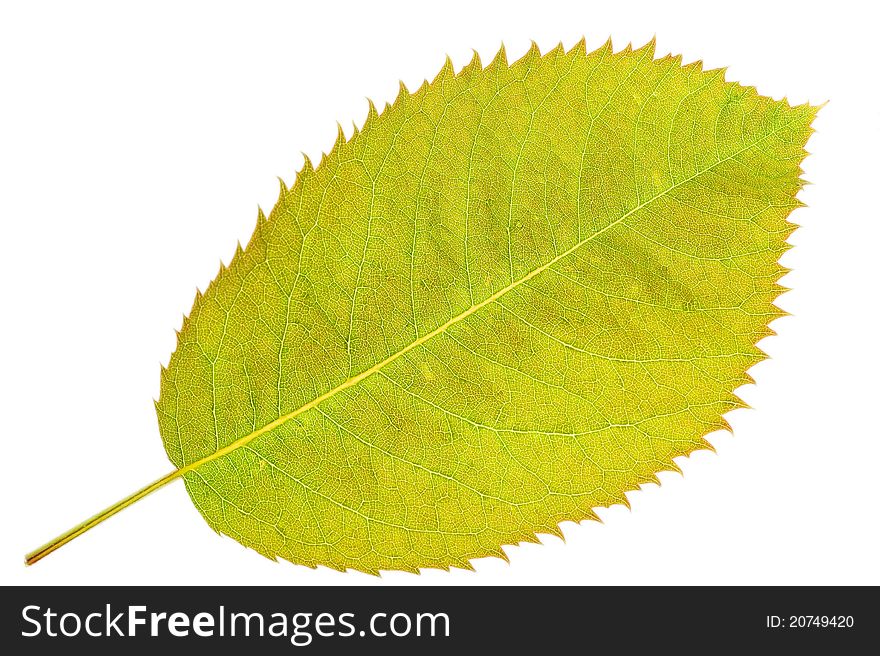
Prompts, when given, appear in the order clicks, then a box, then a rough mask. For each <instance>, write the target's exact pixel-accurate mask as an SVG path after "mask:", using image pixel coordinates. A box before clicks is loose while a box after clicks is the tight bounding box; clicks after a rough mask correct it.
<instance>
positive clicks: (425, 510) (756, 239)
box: [157, 43, 815, 572]
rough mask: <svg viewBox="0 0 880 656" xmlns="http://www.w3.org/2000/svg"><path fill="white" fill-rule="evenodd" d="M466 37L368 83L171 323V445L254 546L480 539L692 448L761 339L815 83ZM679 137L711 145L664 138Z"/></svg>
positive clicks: (442, 552)
mask: <svg viewBox="0 0 880 656" xmlns="http://www.w3.org/2000/svg"><path fill="white" fill-rule="evenodd" d="M475 62H477V63H476V64H472V65H471V66H469V67H467V68H466V69H465V70H463V71H462V72H461V73H459V74H458V75H455V74H454V72H453V71H452V67H451V64H449V63H447V65H446V66H444V68H443V69H442V70H441V72H440V73H439V74H438V76H437V77H436V78H435V80H434V81H433V82H432V83H431V85H427V86H423V87H422V88H421V89H420V90H418V91H417V92H415V93H414V94H412V95H408V94H405V93H402V94H401V95H400V96H399V97H398V99H397V101H395V104H394V106H393V107H391V108H386V110H384V111H383V113H382V115H381V116H379V115H378V113H377V112H376V111H375V108H374V107H373V106H372V104H371V109H370V114H369V116H368V118H367V122H366V123H365V125H364V127H363V128H362V129H361V130H360V131H358V132H357V133H356V134H355V136H353V137H352V139H351V140H349V141H344V140H342V139H340V140H338V141H337V144H336V146H335V147H334V150H333V151H332V152H331V154H330V155H329V156H327V157H325V158H324V159H322V162H321V164H320V165H319V167H318V168H317V169H312V168H311V166H310V164H308V163H307V165H306V167H305V168H304V170H303V172H302V173H301V174H300V175H299V176H298V178H297V181H296V184H295V185H294V187H293V188H292V189H290V190H289V191H284V190H282V195H281V197H280V198H279V202H278V204H277V205H276V207H275V209H274V210H273V212H272V215H271V216H270V219H269V220H268V221H266V220H264V219H262V218H261V219H260V221H258V226H257V229H256V231H255V233H254V237H253V238H252V240H251V242H250V243H249V245H248V247H247V248H246V249H245V250H244V251H242V252H240V253H238V254H237V255H236V259H235V260H234V261H233V262H232V263H231V264H230V267H229V268H228V269H226V270H224V271H221V274H220V275H219V276H218V279H217V281H215V282H214V283H212V285H211V287H210V288H209V289H208V290H207V291H206V294H205V295H204V296H201V297H199V298H198V299H197V301H196V305H195V306H194V309H193V312H192V313H191V315H190V318H189V319H188V320H187V321H186V322H185V324H184V327H183V329H182V331H181V341H180V345H179V348H178V350H177V351H176V352H175V354H174V356H173V357H172V361H171V363H170V364H169V369H168V373H166V375H163V382H162V394H161V396H160V401H159V403H158V404H157V409H158V410H159V416H160V428H161V432H162V435H163V440H164V442H165V445H166V450H167V451H168V454H169V457H170V458H171V459H172V461H173V462H174V463H175V465H176V466H178V467H179V468H182V469H185V470H186V471H185V474H184V478H185V481H186V484H187V489H188V490H189V493H190V495H191V497H192V498H193V501H194V502H195V504H196V506H197V507H198V508H199V510H200V511H201V512H202V514H203V516H205V518H206V520H207V521H208V522H209V524H211V525H212V526H214V527H215V528H216V529H218V530H220V531H223V532H226V533H228V534H230V535H232V536H233V537H236V539H239V541H241V542H242V543H244V544H246V545H247V546H250V547H252V548H255V549H257V550H258V551H260V552H261V553H264V555H267V556H268V557H276V556H279V555H280V556H283V557H286V558H288V559H290V560H293V561H294V562H300V563H303V564H307V565H312V566H314V565H317V564H325V565H328V566H331V567H335V568H337V569H344V568H347V567H355V568H358V569H363V570H364V571H369V572H377V571H378V570H379V569H388V568H394V569H406V570H415V569H417V568H418V567H421V566H435V567H448V566H450V565H456V566H462V567H468V566H469V564H468V563H469V560H470V559H471V558H474V557H478V556H482V555H499V556H503V551H501V545H503V544H511V543H515V542H518V541H522V540H529V541H534V540H535V533H536V532H550V533H558V523H559V522H560V521H564V520H566V519H574V520H579V519H585V518H591V517H594V514H593V511H592V508H594V507H596V506H601V505H609V504H611V503H618V502H623V503H625V501H626V500H625V497H624V496H623V494H624V492H625V491H627V490H629V489H634V488H635V487H637V486H638V485H639V484H640V483H642V482H646V481H649V480H653V478H654V476H655V474H656V472H657V471H658V470H660V469H663V468H673V467H675V465H674V463H673V461H672V458H674V457H676V456H677V455H683V454H686V453H689V452H690V451H692V450H693V449H695V448H705V447H706V445H707V443H706V442H705V440H704V439H703V436H704V435H705V434H706V433H707V432H710V431H711V430H714V429H716V428H722V427H724V426H725V424H724V423H723V419H722V417H721V415H722V414H723V412H724V411H726V410H728V409H730V408H733V407H736V406H737V405H738V404H739V401H738V399H737V398H736V397H735V396H734V394H733V389H734V388H735V387H736V386H738V385H739V384H741V383H742V382H744V380H745V376H746V374H745V370H746V369H747V368H748V366H750V364H753V363H754V362H755V361H757V360H759V359H760V358H761V357H762V355H761V353H760V352H759V351H758V350H757V349H756V348H755V346H754V342H755V341H756V340H757V338H759V337H760V336H763V335H764V334H766V330H767V329H766V323H767V317H771V318H772V317H773V316H775V314H776V313H775V311H774V310H773V306H772V300H773V299H774V298H775V295H776V294H777V293H778V290H777V289H776V287H774V285H775V280H776V278H778V276H779V275H781V268H780V267H779V265H778V263H777V260H778V257H779V255H780V254H781V252H782V251H783V250H784V239H785V237H787V235H788V232H790V228H789V227H787V225H785V224H784V219H785V216H787V214H788V212H789V211H790V210H791V209H793V208H794V207H795V206H796V205H797V203H796V199H795V198H794V194H795V193H796V191H797V189H798V188H799V187H800V184H801V183H800V181H799V179H798V177H797V176H798V172H797V170H796V168H797V162H798V161H799V160H800V158H801V157H802V156H803V143H804V142H805V140H806V137H807V136H808V124H809V120H810V119H811V118H812V115H813V114H814V113H815V108H810V107H808V106H806V107H801V108H788V107H787V105H783V103H775V102H774V101H770V100H769V99H764V98H761V97H760V96H757V94H756V93H755V92H754V90H749V89H744V88H742V87H738V86H737V85H730V84H729V83H725V82H723V79H722V76H721V75H720V74H718V73H704V72H702V71H701V70H700V67H699V66H694V65H690V66H688V67H684V68H680V67H679V62H678V61H676V60H675V59H674V58H669V57H667V58H665V59H661V60H656V61H655V60H653V43H651V44H648V46H646V47H645V48H642V49H640V50H638V51H635V52H630V51H623V52H621V53H613V52H612V51H611V48H610V44H606V46H605V47H604V48H601V49H600V50H598V51H596V52H594V53H590V54H589V55H587V54H586V52H585V50H584V51H582V50H580V49H578V48H575V49H574V50H573V51H570V52H569V53H562V52H561V51H560V50H559V49H557V50H554V51H551V52H550V53H548V54H547V55H545V56H544V57H540V55H539V53H537V50H536V48H533V49H532V50H530V51H529V53H527V55H526V56H525V57H524V58H522V59H521V60H519V61H518V62H516V63H514V64H513V65H512V66H510V67H508V66H507V65H506V63H505V59H504V53H503V50H502V51H500V52H499V56H498V57H496V58H495V60H494V61H493V63H492V64H490V66H489V67H487V68H486V69H479V64H478V60H477V59H475ZM673 84H674V88H672V89H671V90H670V89H668V88H665V87H664V85H667V86H668V85H673ZM580 87H583V88H584V89H585V91H584V98H583V102H582V103H581V104H577V103H578V102H579V100H578V99H577V95H576V93H575V92H576V90H577V89H578V88H580ZM660 89H663V92H662V93H660V92H659V91H658V90H660ZM627 93H628V94H630V95H629V99H628V100H627V101H626V102H624V101H622V100H621V97H622V95H623V96H626V94H627ZM554 94H555V95H554ZM550 98H553V102H551V103H550V105H553V106H554V108H555V109H554V112H553V113H552V114H549V115H541V114H540V112H542V111H543V110H544V108H545V107H549V105H548V104H547V101H548V99H550ZM499 99H500V100H499ZM653 99H659V100H656V101H655V100H653ZM502 100H503V101H504V102H501V101H502ZM563 100H564V102H563ZM698 101H699V102H702V103H703V105H705V107H704V106H702V105H701V106H700V107H699V108H698V109H699V110H700V111H696V110H694V108H693V107H692V106H691V105H692V104H696V103H698ZM655 102H656V103H657V106H656V108H655V109H654V110H652V111H653V113H652V111H648V112H647V115H646V112H645V110H646V107H648V106H649V105H650V106H652V107H653V105H652V103H655ZM663 103H665V105H664V104H663ZM475 107H476V108H478V109H479V111H475ZM560 107H561V108H562V109H566V108H568V109H570V110H571V111H570V112H568V111H563V112H560V111H559V108H560ZM707 107H708V108H709V109H710V110H712V111H706V108H707ZM524 108H525V109H524ZM609 108H613V110H614V117H613V118H614V119H616V120H615V121H614V122H612V121H611V120H610V119H609V117H608V110H609ZM594 110H595V113H594ZM715 110H717V111H715ZM737 112H738V114H737ZM545 114H546V113H545ZM539 116H540V117H541V118H542V120H538V121H537V127H538V128H539V129H537V130H536V129H535V127H536V117H539ZM448 117H451V118H448ZM661 118H662V119H664V120H665V121H666V122H667V123H668V129H667V130H666V131H665V132H664V131H662V130H660V128H659V127H658V126H657V125H655V123H658V124H659V123H660V119H661ZM736 118H738V119H739V131H740V135H739V137H740V139H739V143H738V144H737V139H736V136H737V135H736V130H737V121H736V120H734V119H736ZM433 120H436V122H433ZM444 121H450V122H451V123H452V124H453V125H454V129H452V128H451V127H447V128H444V125H446V123H444ZM486 125H489V126H491V127H494V132H497V131H499V130H501V129H502V128H503V129H507V130H508V132H509V134H507V135H504V136H503V137H502V136H499V135H498V134H495V133H494V132H493V131H491V130H488V129H486V128H485V126H486ZM578 127H580V128H584V127H586V130H583V132H584V133H585V138H584V139H583V143H569V141H576V140H573V139H570V138H568V137H570V136H571V135H572V134H578V132H577V128H578ZM462 134H463V135H464V137H466V138H463V139H462V138H459V137H461V136H462ZM401 135H404V137H402V136H401ZM419 135H421V136H422V137H424V136H425V135H431V139H430V141H428V140H427V139H426V138H423V139H421V140H419V139H418V138H417V137H418V136H419ZM481 135H482V136H481ZM640 135H641V137H640ZM664 135H665V146H664V140H663V138H662V137H663V136H664ZM695 135H698V136H700V137H702V141H705V142H706V143H709V142H710V141H711V142H712V144H713V148H703V147H693V148H690V149H688V148H685V147H684V146H685V145H688V141H689V142H690V143H691V144H693V143H696V142H695V141H694V136H695ZM755 135H757V136H755ZM747 136H751V137H752V138H751V140H749V141H745V139H746V137H747ZM640 138H641V139H646V138H649V139H650V141H649V142H646V143H647V144H648V145H649V146H650V147H647V148H641V149H639V148H638V143H639V139H640ZM530 139H531V142H530ZM630 139H631V140H632V143H631V144H630ZM702 141H701V142H700V143H702ZM401 144H403V145H401ZM597 144H601V145H600V146H597ZM744 144H745V145H744ZM771 147H772V148H771ZM720 148H725V149H726V150H725V151H724V152H725V153H726V154H722V151H721V150H720ZM627 149H629V152H628V150H627ZM441 156H442V157H441ZM420 158H422V159H420ZM664 160H665V167H664ZM743 160H746V161H747V163H748V166H746V164H745V163H744V162H743ZM538 165H540V166H538ZM624 165H625V166H624ZM541 167H543V168H541ZM575 170H577V174H576V175H575ZM461 171H464V172H465V174H462V173H461ZM596 171H598V172H600V173H601V175H599V174H597V173H596ZM548 172H549V173H550V174H548ZM444 173H445V174H446V175H445V177H444ZM722 173H723V174H724V175H723V176H722V175H721V174H722ZM551 174H552V175H551ZM704 176H705V178H704ZM704 180H705V184H703V183H704ZM416 181H417V182H416ZM696 182H699V183H700V184H695V183H696ZM499 190H500V191H499ZM756 190H757V191H756ZM733 192H735V193H736V194H737V195H736V197H735V198H736V202H734V203H727V204H725V197H726V196H730V197H731V198H733V197H734V196H733ZM497 198H504V199H506V200H505V202H504V204H503V205H502V206H501V207H498V201H497ZM493 203H494V206H493ZM765 203H766V207H764V204H765ZM658 206H659V207H658ZM686 208H689V209H686ZM762 208H763V209H762ZM551 210H552V211H551ZM652 210H653V211H652ZM542 212H543V215H542ZM724 212H727V214H725V213H724ZM713 215H714V216H715V217H716V218H715V219H712V218H711V217H712V216H713ZM670 217H671V218H670ZM695 217H696V218H697V219H699V221H697V220H695ZM675 219H679V220H684V224H683V225H682V224H681V221H679V222H678V223H677V222H676V220H675ZM685 219H686V220H685ZM462 223H463V226H462ZM409 225H412V230H411V235H407V234H400V233H401V230H402V228H401V226H409ZM420 226H423V228H422V230H423V233H422V235H421V236H422V239H421V240H420V238H419V237H420V233H419V227H420ZM693 226H698V227H701V228H705V229H707V230H708V231H709V232H708V233H707V234H704V235H700V234H691V233H693V230H690V228H692V227H693ZM658 227H660V228H662V230H658ZM713 230H714V231H715V234H712V231H713ZM670 234H671V235H675V236H676V237H677V239H675V240H672V241H671V242H666V241H665V239H664V237H666V236H668V235H670ZM315 235H318V237H316V236H315ZM310 240H311V241H310ZM731 243H732V244H733V246H736V247H738V248H733V249H732V248H731V247H730V246H731ZM377 244H378V245H381V249H380V248H379V247H377ZM587 245H589V246H590V248H589V253H587V254H585V255H584V256H583V257H580V255H581V254H582V250H581V249H584V247H586V246H587ZM407 247H409V249H410V250H409V251H407ZM706 252H708V253H709V255H708V256H707V255H704V253H706ZM389 253H390V254H391V255H389ZM474 253H477V254H480V255H482V257H480V258H477V257H474V255H473V254H474ZM417 255H418V256H417ZM395 256H396V257H395ZM576 256H577V257H576ZM622 262H626V263H627V264H628V266H627V267H621V263H622ZM329 263H332V264H334V265H335V267H336V268H335V269H334V270H333V271H330V270H329V269H328V264H329ZM536 263H537V264H536ZM557 269H558V270H557ZM670 270H674V271H675V272H677V273H678V274H679V278H674V277H670V276H669V275H668V272H669V271H670ZM407 272H408V277H407ZM545 272H546V273H547V275H546V276H544V275H543V274H545ZM551 274H552V283H551V282H549V280H551ZM682 277H683V278H684V280H683V281H682V280H681V278H682ZM462 280H467V284H466V285H465V286H464V287H465V288H464V289H463V288H462V285H461V284H460V282H459V281H462ZM450 281H452V282H451V283H450ZM533 281H534V284H533ZM597 281H600V282H599V283H597ZM719 283H723V284H722V287H721V288H719V289H715V290H713V289H711V287H712V285H713V284H714V285H718V284H719ZM591 285H592V287H591ZM725 291H726V292H729V293H724V292H725ZM560 296H562V297H563V298H564V299H566V303H567V305H566V304H562V303H560V302H559V297H560ZM479 299H483V300H479ZM475 300H476V302H474V301H475ZM746 305H748V311H745V310H743V308H744V307H746ZM404 306H405V307H404ZM267 308H269V309H271V311H270V312H266V309H267ZM402 308H403V309H402ZM634 308H636V309H634ZM291 309H293V314H292V313H291ZM585 309H589V310H590V311H591V312H592V313H593V316H592V317H591V316H590V315H589V314H588V313H586V312H585V311H584V310H585ZM681 315H684V316H685V317H686V318H687V320H686V321H685V320H683V319H682V318H681ZM253 317H257V318H258V320H254V319H253ZM600 318H601V319H602V320H603V321H602V322H600V321H598V320H597V319H600ZM260 321H262V324H261V323H260ZM676 322H678V323H681V324H682V326H684V327H685V328H686V330H685V331H683V332H682V331H678V330H676V329H675V325H674V324H675V323H676ZM432 325H433V326H435V328H433V329H431V330H428V329H427V327H429V326H432ZM419 326H424V328H423V330H424V332H422V333H421V336H420V337H416V338H415V339H413V335H418V334H419V333H418V328H419ZM719 326H720V328H719ZM236 327H237V328H238V329H236ZM242 327H243V328H242ZM737 331H742V334H738V332H737ZM728 333H729V334H728ZM365 335H366V336H368V337H369V339H366V338H365ZM691 335H697V336H699V337H703V338H705V337H706V336H709V337H711V338H714V339H715V341H718V342H719V343H721V344H723V345H724V346H725V348H724V349H722V350H720V351H718V352H706V348H705V343H698V344H697V346H698V348H692V345H691V344H690V342H691V341H692V340H690V336H691ZM684 337H687V338H688V339H684ZM720 337H724V339H720ZM380 338H381V339H380ZM587 338H589V339H587ZM704 341H705V342H708V343H710V344H711V343H712V340H711V339H705V340H704ZM293 345H296V347H295V348H294V346H293ZM686 347H687V348H686ZM537 355H540V356H541V357H536V356H537ZM547 362H550V363H552V364H553V365H554V366H555V367H557V368H561V369H562V370H563V374H564V375H563V376H561V377H560V376H559V375H558V372H554V371H552V370H549V371H548V367H546V366H544V365H545V364H546V363H547ZM696 363H699V366H697V364H696ZM218 372H219V375H218ZM354 372H358V373H354ZM353 374H354V375H353ZM688 377H689V378H690V380H691V381H692V383H693V385H694V389H683V388H682V387H681V385H679V384H676V381H679V380H686V379H687V378H688ZM218 381H219V382H218ZM230 381H233V382H230ZM242 381H244V382H245V384H241V383H242ZM560 381H561V382H560ZM695 390H696V391H695ZM181 398H182V399H183V400H182V401H181ZM499 399H503V400H504V402H503V403H502V402H499ZM450 406H451V407H450ZM530 406H534V407H530ZM534 408H537V410H535V409H534ZM352 409H354V410H352ZM646 409H647V410H646ZM182 418H183V419H182ZM258 426H260V428H258ZM532 426H540V427H541V428H540V429H538V430H533V429H532ZM502 435H503V438H502V437H501V436H502ZM230 447H231V448H230ZM218 449H219V450H218ZM218 454H219V455H218ZM254 490H257V491H258V492H257V493H254Z"/></svg>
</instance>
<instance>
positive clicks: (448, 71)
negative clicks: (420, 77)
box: [431, 55, 455, 86]
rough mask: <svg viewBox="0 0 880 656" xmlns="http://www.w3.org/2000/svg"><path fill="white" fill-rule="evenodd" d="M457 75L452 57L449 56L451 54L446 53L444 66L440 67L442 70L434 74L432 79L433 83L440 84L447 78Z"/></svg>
mask: <svg viewBox="0 0 880 656" xmlns="http://www.w3.org/2000/svg"><path fill="white" fill-rule="evenodd" d="M454 76H455V67H454V66H453V64H452V59H450V58H449V55H446V58H445V59H444V60H443V66H441V67H440V70H439V71H437V75H435V76H434V79H433V80H431V85H432V86H433V85H435V84H439V83H441V82H443V80H445V79H446V78H449V77H454Z"/></svg>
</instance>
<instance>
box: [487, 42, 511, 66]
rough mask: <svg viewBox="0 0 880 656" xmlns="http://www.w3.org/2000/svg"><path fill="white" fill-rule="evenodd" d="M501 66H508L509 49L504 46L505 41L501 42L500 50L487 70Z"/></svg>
mask: <svg viewBox="0 0 880 656" xmlns="http://www.w3.org/2000/svg"><path fill="white" fill-rule="evenodd" d="M499 68H507V49H506V48H505V47H504V42H503V41H502V42H501V47H500V48H499V49H498V52H497V53H496V54H495V57H494V58H493V59H492V61H491V63H490V64H489V66H488V67H487V69H486V70H492V71H495V70H497V69H499Z"/></svg>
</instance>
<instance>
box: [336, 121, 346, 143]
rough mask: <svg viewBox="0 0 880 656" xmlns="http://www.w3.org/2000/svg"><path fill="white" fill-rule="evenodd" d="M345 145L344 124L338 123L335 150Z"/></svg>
mask: <svg viewBox="0 0 880 656" xmlns="http://www.w3.org/2000/svg"><path fill="white" fill-rule="evenodd" d="M344 144H345V131H344V130H343V129H342V123H340V122H339V121H336V143H335V144H334V147H335V148H339V147H340V146H343V145H344Z"/></svg>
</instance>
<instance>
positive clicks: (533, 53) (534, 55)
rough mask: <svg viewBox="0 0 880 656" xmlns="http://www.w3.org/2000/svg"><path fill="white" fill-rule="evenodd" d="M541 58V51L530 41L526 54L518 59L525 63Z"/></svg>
mask: <svg viewBox="0 0 880 656" xmlns="http://www.w3.org/2000/svg"><path fill="white" fill-rule="evenodd" d="M540 58H541V49H540V48H539V47H538V44H537V42H536V41H535V40H534V39H532V43H531V44H530V45H529V49H528V50H526V54H524V55H523V56H522V57H520V61H525V62H533V61H534V60H536V59H540Z"/></svg>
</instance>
